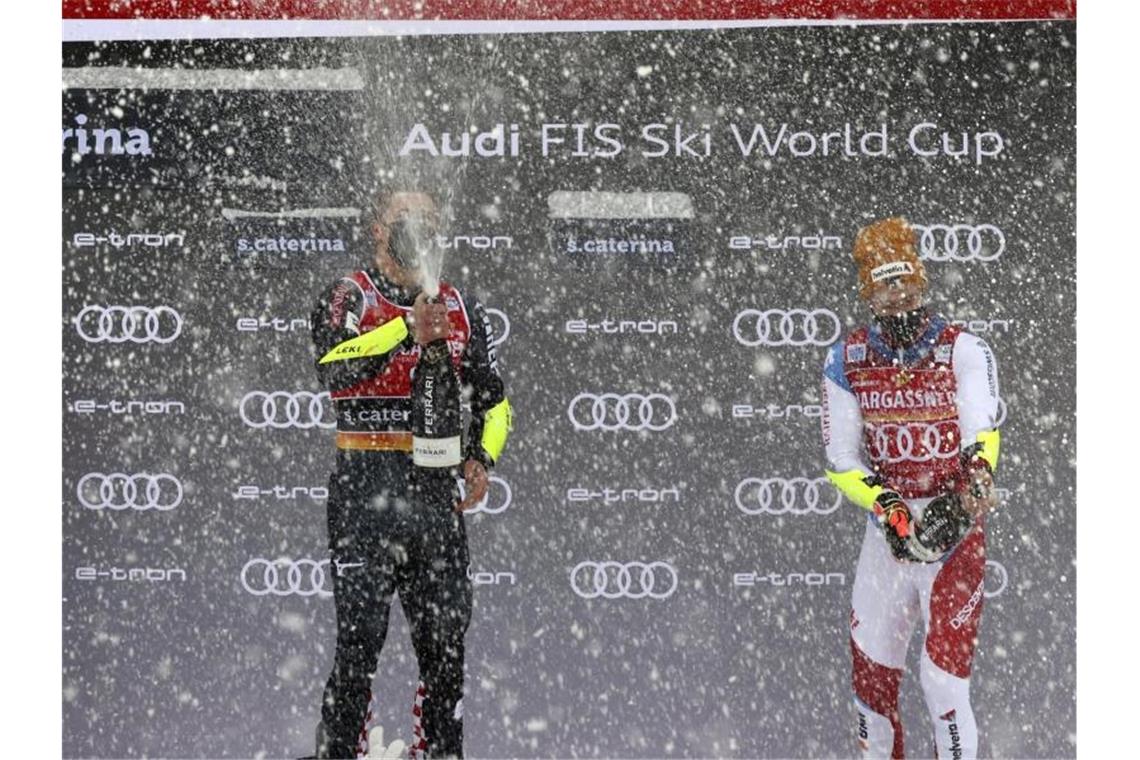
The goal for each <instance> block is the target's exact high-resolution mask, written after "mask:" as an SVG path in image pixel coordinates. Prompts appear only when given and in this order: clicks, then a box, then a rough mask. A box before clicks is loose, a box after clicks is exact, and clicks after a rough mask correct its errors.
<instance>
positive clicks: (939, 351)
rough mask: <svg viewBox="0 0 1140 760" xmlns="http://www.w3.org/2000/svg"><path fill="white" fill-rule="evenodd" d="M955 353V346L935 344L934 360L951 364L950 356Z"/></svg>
mask: <svg viewBox="0 0 1140 760" xmlns="http://www.w3.org/2000/svg"><path fill="white" fill-rule="evenodd" d="M953 353H954V347H953V346H935V347H934V361H936V362H939V363H940V364H949V363H950V356H951V355H952V354H953Z"/></svg>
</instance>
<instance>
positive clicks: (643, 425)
mask: <svg viewBox="0 0 1140 760" xmlns="http://www.w3.org/2000/svg"><path fill="white" fill-rule="evenodd" d="M566 414H567V416H569V418H570V422H571V424H573V425H574V429H575V430H628V431H638V430H652V431H655V432H659V431H661V430H665V429H667V428H669V427H671V426H672V425H673V423H674V422H676V421H677V408H676V407H675V406H674V405H673V400H672V399H670V398H669V397H668V396H663V395H661V394H660V393H650V394H647V395H643V394H640V393H626V394H625V395H621V394H617V393H599V394H593V393H579V394H578V395H577V396H575V397H574V398H573V400H571V401H570V406H569V407H568V408H567V410H566Z"/></svg>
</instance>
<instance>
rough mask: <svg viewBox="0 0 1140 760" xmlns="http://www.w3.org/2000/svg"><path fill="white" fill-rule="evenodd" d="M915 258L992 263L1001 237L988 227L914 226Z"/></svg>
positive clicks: (1002, 245)
mask: <svg viewBox="0 0 1140 760" xmlns="http://www.w3.org/2000/svg"><path fill="white" fill-rule="evenodd" d="M913 227H914V229H915V232H917V233H918V257H919V258H920V259H925V260H927V261H993V260H994V259H996V258H997V257H998V256H1001V255H1002V253H1004V252H1005V234H1004V233H1003V232H1002V231H1001V230H1000V229H998V228H997V227H995V226H994V225H992V224H977V225H971V224H915V225H913Z"/></svg>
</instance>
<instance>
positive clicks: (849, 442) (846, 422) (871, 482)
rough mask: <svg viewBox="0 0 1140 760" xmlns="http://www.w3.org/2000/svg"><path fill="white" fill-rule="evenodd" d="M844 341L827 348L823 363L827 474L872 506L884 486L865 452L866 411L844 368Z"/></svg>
mask: <svg viewBox="0 0 1140 760" xmlns="http://www.w3.org/2000/svg"><path fill="white" fill-rule="evenodd" d="M843 346H844V344H843V342H842V341H840V342H838V343H836V344H835V345H833V346H832V347H831V350H829V351H828V352H827V361H826V362H824V365H823V389H822V394H821V395H822V396H823V416H822V417H821V418H820V423H821V425H822V428H823V445H824V448H825V449H826V451H827V477H828V479H829V480H830V481H831V482H832V483H834V484H835V485H836V487H837V488H839V490H840V491H842V492H843V494H844V495H845V496H846V497H847V498H848V499H850V500H851V501H852V502H853V503H855V504H856V505H858V506H860V507H862V508H863V509H872V508H873V506H874V504H875V499H876V498H878V496H879V494H880V493H882V491H883V487H882V485H879V484H878V483H877V481H876V479H875V472H874V470H873V469H872V468H871V467H870V465H868V464H867V463H866V461H865V460H864V456H863V412H862V410H860V408H859V400H858V399H857V398H855V393H854V392H853V391H852V390H851V385H850V384H849V383H848V382H847V376H846V375H845V374H844V372H843Z"/></svg>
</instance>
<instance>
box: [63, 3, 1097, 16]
mask: <svg viewBox="0 0 1140 760" xmlns="http://www.w3.org/2000/svg"><path fill="white" fill-rule="evenodd" d="M1076 15H1077V4H1076V0H657V1H656V2H644V1H643V0H641V1H639V0H545V1H544V2H504V1H503V0H63V18H65V19H136V18H137V19H197V18H216V19H230V20H233V19H260V20H270V19H285V18H288V19H368V20H391V21H405V20H449V21H471V20H552V21H553V20H573V21H578V20H603V19H623V20H630V19H639V20H657V19H677V20H728V19H842V18H850V19H860V20H871V19H884V20H903V19H946V20H951V19H977V20H987V19H1041V18H1057V19H1072V18H1076Z"/></svg>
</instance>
